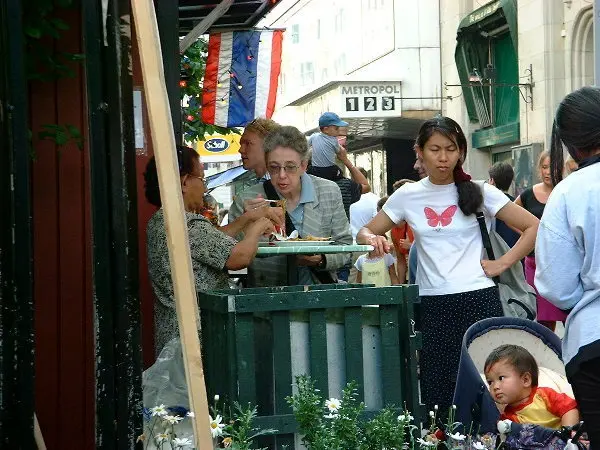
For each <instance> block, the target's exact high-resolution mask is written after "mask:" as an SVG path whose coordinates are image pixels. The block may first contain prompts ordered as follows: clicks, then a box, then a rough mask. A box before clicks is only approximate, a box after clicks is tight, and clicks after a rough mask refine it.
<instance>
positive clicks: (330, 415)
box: [325, 413, 339, 419]
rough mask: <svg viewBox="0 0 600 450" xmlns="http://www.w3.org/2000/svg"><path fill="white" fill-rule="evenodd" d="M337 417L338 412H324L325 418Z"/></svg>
mask: <svg viewBox="0 0 600 450" xmlns="http://www.w3.org/2000/svg"><path fill="white" fill-rule="evenodd" d="M338 417H339V414H335V413H329V414H325V418H326V419H337V418H338Z"/></svg>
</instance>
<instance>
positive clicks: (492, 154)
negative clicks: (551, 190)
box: [440, 0, 594, 193]
mask: <svg viewBox="0 0 600 450" xmlns="http://www.w3.org/2000/svg"><path fill="white" fill-rule="evenodd" d="M440 33H441V42H442V43H443V44H442V50H441V60H442V82H443V89H444V92H445V94H446V95H447V96H448V100H445V101H443V103H442V111H443V114H445V115H448V116H451V117H453V118H455V119H456V120H457V121H458V122H459V123H460V124H461V126H463V128H464V129H465V132H466V133H467V135H468V136H467V138H468V141H469V145H470V149H469V156H468V158H467V162H466V167H467V169H468V170H469V171H470V172H471V173H472V174H473V175H474V176H475V177H476V178H486V177H487V168H488V167H489V166H490V165H491V164H492V163H493V162H496V161H499V160H510V161H512V163H513V166H514V167H515V172H516V180H515V181H516V184H517V185H516V186H515V188H516V192H517V193H518V192H519V191H520V190H521V189H523V188H525V187H527V186H528V185H531V184H532V183H535V182H536V169H535V164H536V160H537V155H538V154H539V152H540V151H542V150H543V149H548V148H549V140H550V135H551V132H552V124H553V120H554V113H555V110H556V107H557V105H558V103H559V102H560V101H561V100H562V98H563V97H564V96H565V95H566V94H567V93H569V92H571V91H573V90H575V89H577V88H580V87H582V86H585V85H591V84H593V81H594V56H593V55H594V53H593V15H592V3H591V2H590V1H586V0H495V1H492V2H487V3H486V2H484V1H478V0H460V1H456V0H440ZM461 85H462V86H461Z"/></svg>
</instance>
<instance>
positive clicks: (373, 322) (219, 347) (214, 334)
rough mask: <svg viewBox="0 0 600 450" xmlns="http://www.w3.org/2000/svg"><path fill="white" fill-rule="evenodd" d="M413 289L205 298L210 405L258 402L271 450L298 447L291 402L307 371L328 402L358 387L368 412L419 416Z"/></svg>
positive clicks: (342, 288)
mask: <svg viewBox="0 0 600 450" xmlns="http://www.w3.org/2000/svg"><path fill="white" fill-rule="evenodd" d="M417 296H418V290H417V287H416V286H393V287H387V288H376V287H370V286H367V285H317V286H286V287H276V288H252V289H240V290H224V291H211V292H202V293H200V294H199V296H198V298H199V305H200V310H201V320H202V332H201V340H202V354H203V358H204V372H205V376H206V384H207V391H208V395H209V398H212V396H214V395H215V394H219V395H220V396H221V397H222V398H226V399H227V400H230V401H231V400H237V401H239V402H241V403H242V404H245V403H251V404H256V405H258V412H259V416H260V417H259V418H258V419H257V425H258V426H261V427H263V428H275V429H277V430H278V433H279V434H278V435H277V437H276V438H275V439H274V441H275V442H274V443H272V444H271V445H269V448H284V446H287V448H289V449H292V448H294V438H293V433H294V432H295V431H296V424H295V420H294V417H293V415H292V411H291V408H290V407H289V406H288V404H287V402H286V401H285V398H286V397H287V396H289V395H291V394H292V384H293V382H294V377H295V376H296V375H300V374H309V375H310V376H311V377H312V378H313V380H315V382H316V385H317V387H318V388H319V389H320V390H321V392H323V394H324V396H339V392H341V389H342V387H343V386H345V384H346V383H347V382H349V381H351V380H356V381H357V382H358V384H359V395H360V397H361V400H364V401H365V403H366V405H367V410H368V411H370V412H373V411H377V410H378V409H381V408H382V407H384V406H387V405H389V404H394V405H397V406H403V405H404V404H405V403H406V405H407V407H408V408H409V409H410V410H411V411H413V412H414V414H416V415H417V417H418V416H421V412H422V411H421V409H422V408H421V405H420V404H419V396H418V388H417V369H416V351H417V349H418V346H419V342H420V341H419V333H417V332H416V331H415V330H414V320H413V303H414V302H415V301H416V300H417Z"/></svg>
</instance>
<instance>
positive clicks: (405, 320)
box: [401, 285, 426, 420]
mask: <svg viewBox="0 0 600 450" xmlns="http://www.w3.org/2000/svg"><path fill="white" fill-rule="evenodd" d="M404 293H405V295H404V300H403V304H402V326H401V329H402V330H403V333H402V345H403V351H404V360H405V365H404V366H405V371H404V386H405V390H404V397H405V399H406V402H407V406H408V408H409V410H410V411H411V412H412V413H413V415H414V416H415V417H416V418H417V419H422V420H426V417H425V413H426V411H425V405H423V404H421V401H420V397H419V381H418V374H417V351H418V350H420V349H421V346H422V341H421V332H420V331H418V330H417V329H416V323H415V314H414V303H415V302H417V301H418V297H419V292H418V288H417V286H414V285H413V286H404Z"/></svg>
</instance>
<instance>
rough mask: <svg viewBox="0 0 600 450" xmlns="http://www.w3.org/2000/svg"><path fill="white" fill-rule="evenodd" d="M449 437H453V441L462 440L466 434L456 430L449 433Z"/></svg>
mask: <svg viewBox="0 0 600 450" xmlns="http://www.w3.org/2000/svg"><path fill="white" fill-rule="evenodd" d="M450 437H451V438H452V439H454V440H455V441H464V440H465V438H466V436H465V435H464V434H460V433H459V432H456V433H454V434H450Z"/></svg>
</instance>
